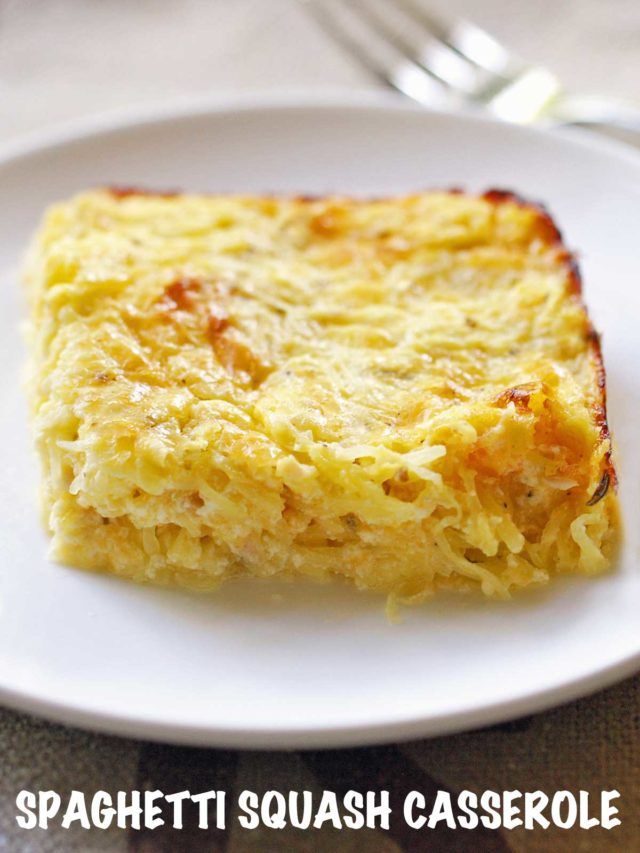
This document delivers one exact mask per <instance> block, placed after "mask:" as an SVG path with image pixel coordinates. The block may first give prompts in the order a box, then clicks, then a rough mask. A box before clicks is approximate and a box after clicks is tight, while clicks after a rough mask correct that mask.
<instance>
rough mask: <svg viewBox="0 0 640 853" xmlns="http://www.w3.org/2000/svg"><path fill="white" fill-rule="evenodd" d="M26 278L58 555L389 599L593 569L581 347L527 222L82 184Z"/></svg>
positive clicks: (546, 242) (591, 418)
mask: <svg viewBox="0 0 640 853" xmlns="http://www.w3.org/2000/svg"><path fill="white" fill-rule="evenodd" d="M26 278H27V285H28V292H29V299H30V306H31V318H32V322H31V349H32V370H31V381H30V390H31V398H32V407H33V412H34V422H35V434H36V441H37V447H38V450H39V454H40V457H41V462H42V476H43V479H42V497H43V504H44V511H45V515H46V522H47V525H48V527H49V529H50V531H51V533H52V536H53V554H54V556H55V557H56V558H57V559H58V560H60V561H62V562H64V563H67V564H72V565H74V566H79V567H82V568H86V569H97V570H104V571H108V572H113V573H115V574H117V575H121V576H123V577H127V578H131V579H133V580H136V581H149V582H155V583H163V584H167V583H169V584H172V583H177V584H182V585H188V586H192V587H198V588H207V587H211V586H215V585H217V584H218V583H219V582H220V581H221V580H223V579H226V578H230V577H232V576H236V575H240V574H249V575H254V576H259V577H270V576H302V575H307V576H312V577H315V578H328V577H330V576H339V577H342V578H346V579H347V580H349V581H350V582H352V583H353V584H355V585H356V586H357V587H359V588H362V589H369V590H376V591H379V592H382V593H386V594H388V595H390V596H391V598H392V599H395V600H400V601H410V600H415V601H418V600H420V599H422V598H423V597H425V596H426V595H429V594H431V593H432V592H433V591H434V590H437V589H440V588H452V589H462V590H467V589H472V588H475V587H477V588H480V589H481V590H482V592H483V593H485V594H486V595H488V596H501V597H505V596H507V595H508V594H509V592H510V591H512V590H513V589H515V588H517V587H524V586H529V585H539V584H544V583H546V582H547V581H548V580H549V579H550V578H551V577H552V576H553V575H555V574H557V573H561V572H578V573H584V574H593V573H596V572H600V571H601V570H603V569H605V568H606V567H607V565H608V562H609V559H610V552H611V548H612V545H613V542H614V540H615V530H616V503H615V502H616V497H615V489H614V486H615V474H614V470H613V467H612V464H611V445H610V438H609V433H608V430H607V422H606V412H605V384H604V371H603V366H602V361H601V356H600V349H599V344H598V337H597V335H596V334H595V332H594V330H593V328H592V327H591V324H590V322H589V320H588V317H587V314H586V311H585V307H584V304H583V302H582V300H581V293H580V279H579V274H578V271H577V267H576V265H575V262H574V260H573V258H572V256H571V255H570V254H569V253H568V252H567V251H566V249H565V248H564V246H563V244H562V241H561V237H560V234H559V232H558V230H557V229H556V227H555V225H554V224H553V222H552V220H551V219H550V217H549V216H548V214H547V213H546V212H545V211H544V210H543V209H541V208H540V207H538V206H536V205H532V204H528V203H526V202H524V201H523V200H521V199H519V198H518V197H516V196H513V195H511V194H509V193H505V192H500V191H492V192H489V193H486V194H485V195H483V196H469V195H464V194H462V193H459V192H430V193H423V194H416V195H411V196H407V197H401V198H392V199H383V200H373V201H362V200H356V199H352V198H344V197H339V196H332V197H324V198H306V197H304V198H287V197H281V198H277V197H248V196H247V197H240V196H238V197H233V196H229V197H226V196H220V197H215V196H204V195H202V196H201V195H178V194H176V195H159V194H149V193H144V192H138V191H135V190H124V189H123V190H104V191H102V190H101V191H94V192H89V193H86V194H83V195H80V196H78V197H76V198H73V199H71V201H68V202H66V203H63V204H59V205H56V206H54V207H53V208H52V209H51V210H50V211H49V212H48V213H47V215H46V218H45V220H44V224H43V226H42V227H41V229H40V231H39V233H38V235H37V237H36V239H35V242H34V244H33V246H32V249H31V251H30V254H29V259H28V264H27V273H26Z"/></svg>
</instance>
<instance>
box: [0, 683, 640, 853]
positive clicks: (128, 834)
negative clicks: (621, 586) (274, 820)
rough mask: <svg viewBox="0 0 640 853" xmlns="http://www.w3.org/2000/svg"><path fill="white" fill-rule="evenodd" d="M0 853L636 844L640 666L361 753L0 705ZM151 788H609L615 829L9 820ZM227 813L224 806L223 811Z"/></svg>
mask: <svg viewBox="0 0 640 853" xmlns="http://www.w3.org/2000/svg"><path fill="white" fill-rule="evenodd" d="M0 755H1V756H2V773H1V775H0V850H3V851H4V850H7V851H11V853H13V851H25V853H31V851H34V853H40V851H42V853H44V851H56V853H57V851H63V853H67V851H68V853H75V851H78V853H93V851H96V853H97V851H105V853H173V851H178V853H192V852H193V853H205V851H206V853H218V851H219V852H220V853H222V851H225V853H226V852H227V851H229V853H245V851H246V853H250V851H260V853H279V851H300V853H325V851H326V853H330V851H331V853H334V851H335V852H336V853H343V851H344V853H351V851H356V850H366V851H371V853H387V851H389V853H391V851H409V853H411V851H422V850H425V851H455V853H467V851H469V853H472V851H474V853H475V851H515V853H520V852H521V851H522V853H529V851H532V853H533V852H534V851H535V853H537V851H542V853H544V851H553V853H556V851H557V853H563V851H567V853H568V852H569V851H571V853H573V851H597V853H600V851H602V853H608V851H611V853H614V851H615V853H618V851H640V676H637V677H636V678H634V679H630V680H627V681H625V682H623V683H622V684H619V685H617V686H616V687H613V688H611V689H609V690H606V691H603V692H601V693H598V694H595V695H594V696H591V697H588V698H586V699H582V700H579V701H577V702H573V703H570V704H568V705H565V706H563V707H561V708H558V709H555V710H552V711H548V712H546V713H543V714H539V715H536V716H533V717H525V718H522V719H520V720H517V721H515V722H512V723H507V724H504V725H500V726H494V727H491V728H486V729H481V730H478V731H474V732H468V733H464V734H459V735H453V736H449V737H440V738H434V739H431V740H422V741H412V742H409V743H405V744H394V745H389V746H380V747H371V748H367V749H349V750H329V751H306V752H305V751H303V752H237V751H229V750H216V749H194V748H187V747H176V746H168V745H163V744H154V743H148V742H144V741H142V742H139V741H132V740H125V739H121V738H115V737H106V736H103V735H96V734H91V733H87V732H83V731H80V730H78V729H70V728H66V727H64V726H57V725H52V724H49V723H47V722H44V721H41V720H37V719H35V718H32V717H28V716H25V715H22V714H17V713H14V712H12V711H2V712H0ZM23 788H25V789H28V790H34V791H38V790H48V789H52V790H55V791H57V792H58V793H60V794H61V795H62V796H63V797H64V796H65V795H66V794H67V793H68V792H69V791H70V790H71V789H76V790H81V791H84V792H85V793H87V794H88V795H92V794H93V793H94V792H95V791H97V790H100V789H102V790H106V791H109V792H110V793H113V792H115V791H117V790H125V791H130V790H132V789H134V790H135V789H139V790H143V789H148V790H153V789H156V788H159V789H160V790H162V791H163V792H164V793H171V792H173V791H180V790H184V789H188V790H190V791H192V792H194V793H195V792H199V791H206V790H210V789H212V790H226V791H227V792H228V793H227V796H228V801H229V802H233V800H234V796H237V794H238V793H239V792H240V791H242V790H245V789H248V790H252V791H256V792H257V793H258V794H260V793H261V792H264V791H267V790H270V789H275V790H279V791H283V792H286V791H289V790H298V791H302V790H310V791H313V792H320V791H322V790H323V789H329V790H333V791H336V793H338V794H339V793H340V792H345V791H347V790H349V789H355V790H372V789H373V790H379V789H387V790H389V791H390V793H391V801H392V806H393V805H394V803H395V805H396V808H395V809H394V815H395V817H396V818H398V817H399V816H400V815H398V814H397V813H396V812H397V811H398V812H400V814H401V805H400V804H401V802H402V799H403V798H404V795H405V794H406V793H407V792H408V791H410V790H414V789H415V790H419V791H422V792H423V793H424V794H425V796H426V797H427V800H429V799H430V797H432V796H433V794H434V793H435V791H436V790H437V789H446V790H449V791H450V792H452V793H453V794H454V795H455V794H456V793H457V792H459V791H461V790H463V789H470V790H473V791H476V792H482V791H484V790H495V791H503V790H513V789H518V790H521V791H527V790H536V789H541V790H543V791H545V792H547V793H553V792H554V791H557V790H561V789H565V790H571V791H574V792H577V791H579V790H581V789H582V790H587V791H589V792H590V793H591V795H592V796H593V797H596V798H599V795H600V791H601V790H604V789H606V790H611V789H614V788H615V789H617V790H619V791H620V793H621V798H620V800H619V801H617V803H616V805H618V806H619V808H620V815H619V817H620V818H621V820H622V823H621V825H620V826H619V827H616V828H615V829H613V830H609V831H606V830H603V829H600V828H597V829H592V830H589V831H585V830H580V829H571V830H562V829H558V828H550V829H548V830H539V829H536V830H529V831H527V830H524V829H521V828H520V829H516V830H511V831H507V830H500V831H489V830H486V829H483V830H464V831H463V830H456V831H451V830H448V829H446V828H444V829H437V830H429V831H427V830H422V831H416V830H411V829H409V828H407V826H406V825H405V824H404V821H403V820H401V819H393V818H392V820H391V828H390V830H389V831H388V832H385V831H381V830H358V831H354V830H342V831H338V830H335V829H333V828H326V827H325V828H323V829H319V830H308V831H301V830H293V829H284V830H267V829H256V830H253V831H251V832H249V831H247V830H244V829H242V828H241V827H240V826H239V825H238V823H237V821H236V820H235V819H233V820H229V821H228V829H227V830H225V831H216V830H208V831H205V830H199V829H198V828H197V818H196V817H195V816H196V811H195V809H196V806H195V805H194V806H193V807H191V806H189V808H185V817H184V824H185V828H184V829H183V830H181V831H179V830H174V829H173V828H167V827H166V826H165V827H161V828H159V829H155V830H153V831H152V830H140V831H135V830H120V829H117V828H115V827H111V828H110V829H108V830H98V829H90V830H84V829H82V828H80V827H78V826H77V825H74V826H73V827H72V828H71V829H68V830H63V829H61V828H60V827H59V826H51V827H50V828H49V829H48V830H47V831H46V832H45V831H44V830H40V829H36V830H22V829H20V828H19V827H18V826H17V824H16V822H15V813H16V809H15V797H16V794H17V792H18V791H20V790H21V789H23ZM229 811H230V812H231V809H230V810H229Z"/></svg>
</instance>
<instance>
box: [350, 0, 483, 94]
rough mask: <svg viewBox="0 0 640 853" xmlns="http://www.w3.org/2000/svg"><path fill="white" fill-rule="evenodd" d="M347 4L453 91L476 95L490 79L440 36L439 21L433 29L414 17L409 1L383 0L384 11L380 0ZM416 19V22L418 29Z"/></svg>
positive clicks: (403, 52) (352, 0) (354, 1)
mask: <svg viewBox="0 0 640 853" xmlns="http://www.w3.org/2000/svg"><path fill="white" fill-rule="evenodd" d="M350 5H351V7H352V8H354V7H355V8H356V9H357V10H358V12H359V14H360V15H361V16H362V17H364V18H366V19H367V21H368V22H369V24H370V25H371V27H372V28H374V29H375V30H376V32H377V33H378V34H379V35H380V36H381V37H383V38H385V39H386V40H387V41H389V42H390V43H391V44H393V46H394V47H395V48H396V49H397V50H398V51H399V52H401V53H402V54H403V56H405V57H407V58H408V59H410V60H411V61H412V62H415V63H416V64H417V65H420V66H421V67H422V68H424V70H425V71H426V72H427V73H428V74H431V76H432V77H435V78H436V79H437V80H439V81H440V82H441V83H443V84H445V85H446V86H449V87H451V88H452V89H453V90H454V91H458V92H461V93H463V94H464V95H466V96H468V97H476V96H478V94H479V93H480V92H482V91H484V90H485V89H486V88H487V84H488V82H489V81H488V80H487V74H486V73H485V71H484V70H483V69H480V68H479V67H478V66H477V65H476V64H475V63H473V62H471V61H470V60H468V59H466V57H463V56H461V55H460V53H459V52H457V51H456V50H454V49H453V48H451V47H450V46H449V45H448V44H447V43H446V41H445V40H444V38H442V37H441V34H443V33H444V31H443V29H442V28H441V27H440V26H439V25H436V33H433V32H431V31H430V30H429V29H427V27H426V26H425V25H424V22H423V21H420V20H418V19H417V18H416V16H415V14H414V13H413V9H412V5H411V4H408V3H406V2H404V0H395V3H394V2H387V0H385V4H384V6H383V8H384V12H383V11H382V9H381V8H380V4H379V0H378V3H376V2H375V0H374V2H371V0H351V4H350ZM392 19H393V20H392ZM416 23H417V24H418V25H419V29H418V31H417V32H416V27H415V24H416ZM409 25H410V26H411V29H409Z"/></svg>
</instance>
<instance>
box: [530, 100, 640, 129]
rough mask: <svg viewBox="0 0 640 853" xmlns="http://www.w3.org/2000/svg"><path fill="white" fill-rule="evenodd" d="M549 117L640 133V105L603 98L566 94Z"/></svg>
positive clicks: (553, 106) (550, 110)
mask: <svg viewBox="0 0 640 853" xmlns="http://www.w3.org/2000/svg"><path fill="white" fill-rule="evenodd" d="M547 117H548V118H549V119H550V120H551V121H553V122H557V123H559V124H578V125H588V126H590V127H598V126H599V127H609V128H613V129H619V130H626V131H631V132H632V133H638V134H640V105H637V104H634V103H633V102H631V101H624V100H619V99H616V98H607V97H602V96H599V95H563V96H560V97H559V98H558V99H557V100H556V101H555V102H554V103H553V104H551V105H550V107H549V112H548V114H547Z"/></svg>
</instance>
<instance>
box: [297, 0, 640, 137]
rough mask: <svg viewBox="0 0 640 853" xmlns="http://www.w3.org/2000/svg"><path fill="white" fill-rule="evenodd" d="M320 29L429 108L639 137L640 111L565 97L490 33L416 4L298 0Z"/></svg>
mask: <svg viewBox="0 0 640 853" xmlns="http://www.w3.org/2000/svg"><path fill="white" fill-rule="evenodd" d="M303 3H304V4H305V5H306V7H307V8H308V9H309V11H310V12H311V13H312V14H313V16H314V17H315V18H316V20H317V21H318V22H319V23H320V24H321V25H322V26H323V28H324V29H325V31H327V32H328V34H329V35H330V36H332V37H333V39H334V40H335V41H337V42H338V43H340V44H341V45H342V46H343V47H344V48H346V50H347V51H348V52H349V53H350V54H351V55H352V56H353V57H354V58H355V59H356V60H357V61H358V62H359V63H360V64H361V65H363V66H364V67H365V68H366V69H367V70H368V71H369V72H370V73H372V74H373V75H375V76H376V77H377V78H378V79H379V80H381V81H382V82H383V83H384V84H385V85H386V86H387V87H390V88H392V89H395V90H397V91H399V92H401V93H402V94H403V95H405V96H407V97H409V98H411V99H412V100H414V101H417V102H418V103H420V104H422V105H424V106H429V107H440V108H444V109H450V108H461V107H466V108H469V107H471V108H476V109H480V110H486V111H488V112H489V113H491V114H493V115H494V116H496V117H497V118H500V119H502V120H504V121H509V122H515V123H516V124H533V123H536V124H547V125H563V124H575V125H591V126H602V127H609V128H614V129H616V128H617V129H620V130H624V131H632V132H635V133H640V107H637V106H635V105H633V104H631V103H629V102H626V101H623V100H616V99H612V98H608V97H601V96H597V95H593V96H590V95H584V96H581V95H574V94H570V93H568V92H565V91H564V90H563V88H562V86H561V84H560V81H559V80H558V78H557V77H556V76H555V75H554V74H552V73H551V72H550V71H548V70H547V69H546V68H542V67H538V66H534V65H529V64H528V63H526V62H524V61H523V60H522V59H520V58H519V57H517V56H515V55H514V54H513V53H511V52H510V51H508V50H507V49H506V48H505V47H504V46H503V45H502V44H500V43H499V42H498V41H496V39H494V38H493V36H491V35H489V34H488V33H486V32H485V31H484V30H482V29H480V27H477V26H476V25H475V24H472V23H471V22H469V21H466V20H462V19H459V20H457V21H455V22H453V23H452V24H447V23H444V22H443V21H441V20H439V19H438V18H436V17H434V16H433V15H432V14H431V12H429V11H427V10H426V9H425V8H424V7H423V6H421V5H420V3H419V2H418V0H303Z"/></svg>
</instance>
